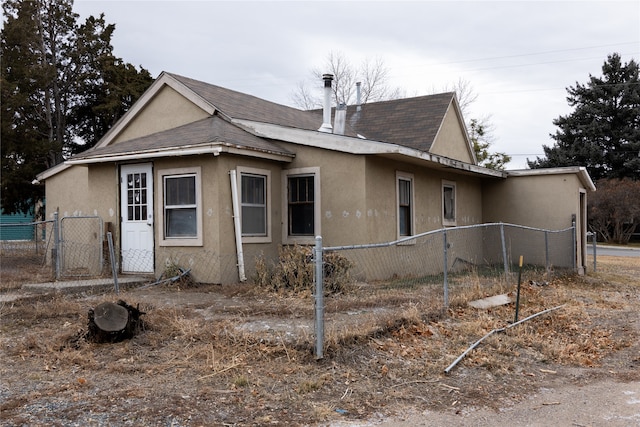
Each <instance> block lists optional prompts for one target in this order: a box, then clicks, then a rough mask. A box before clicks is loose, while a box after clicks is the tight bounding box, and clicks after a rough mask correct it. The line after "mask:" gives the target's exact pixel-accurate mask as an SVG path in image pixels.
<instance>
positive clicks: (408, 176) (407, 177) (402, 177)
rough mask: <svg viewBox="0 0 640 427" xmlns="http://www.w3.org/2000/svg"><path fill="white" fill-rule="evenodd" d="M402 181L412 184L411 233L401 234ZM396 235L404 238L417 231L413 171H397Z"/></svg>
mask: <svg viewBox="0 0 640 427" xmlns="http://www.w3.org/2000/svg"><path fill="white" fill-rule="evenodd" d="M400 181H408V182H409V185H410V189H409V190H410V195H409V227H410V229H409V234H407V235H404V234H401V230H400V217H401V213H400V208H401V206H400ZM395 183H396V236H397V238H398V239H404V238H406V237H410V236H414V235H415V233H416V228H415V206H416V204H415V179H414V176H413V174H412V173H407V172H400V171H396V180H395Z"/></svg>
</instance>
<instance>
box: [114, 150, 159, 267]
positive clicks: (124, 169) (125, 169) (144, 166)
mask: <svg viewBox="0 0 640 427" xmlns="http://www.w3.org/2000/svg"><path fill="white" fill-rule="evenodd" d="M129 170H131V171H132V172H140V171H143V170H144V172H147V182H146V190H147V193H146V196H147V207H146V215H145V216H146V219H144V220H141V221H145V224H146V225H147V226H148V227H149V232H150V233H149V236H150V239H148V240H147V245H146V246H145V249H144V250H145V251H148V252H147V253H146V254H145V255H143V258H142V261H141V262H140V264H141V265H142V267H141V268H139V269H138V268H130V267H129V264H128V261H129V260H128V259H126V255H125V251H126V250H128V248H125V243H126V230H125V225H126V223H128V222H129V221H128V220H127V221H125V216H126V215H127V214H128V212H127V206H126V205H125V204H126V203H127V195H126V187H125V183H124V180H123V178H124V176H125V175H126V174H127V173H129ZM118 184H119V188H118V196H119V203H118V209H119V211H120V215H119V219H120V224H119V230H120V270H121V271H122V272H123V273H154V272H155V221H154V218H155V204H154V199H155V197H154V192H155V188H154V170H153V163H150V162H146V163H127V164H121V165H120V166H119V168H118Z"/></svg>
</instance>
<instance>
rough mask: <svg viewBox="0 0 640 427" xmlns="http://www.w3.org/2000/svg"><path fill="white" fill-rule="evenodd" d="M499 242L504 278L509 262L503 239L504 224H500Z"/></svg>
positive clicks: (506, 274)
mask: <svg viewBox="0 0 640 427" xmlns="http://www.w3.org/2000/svg"><path fill="white" fill-rule="evenodd" d="M500 241H501V242H502V262H503V264H504V277H505V278H507V276H508V274H509V260H508V259H507V244H506V242H505V239H504V224H503V223H502V222H501V223H500Z"/></svg>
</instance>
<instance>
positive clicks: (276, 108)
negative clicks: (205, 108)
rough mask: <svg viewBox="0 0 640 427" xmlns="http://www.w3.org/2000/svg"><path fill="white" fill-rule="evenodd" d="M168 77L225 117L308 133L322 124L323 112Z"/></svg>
mask: <svg viewBox="0 0 640 427" xmlns="http://www.w3.org/2000/svg"><path fill="white" fill-rule="evenodd" d="M166 74H168V75H170V76H172V77H173V78H175V79H176V80H178V81H179V82H180V83H182V84H183V85H185V86H186V87H188V88H189V89H190V90H192V91H193V92H195V93H196V94H198V95H199V96H201V97H202V98H203V99H205V100H206V101H207V102H209V103H210V104H212V105H214V106H215V107H216V108H217V109H219V110H220V111H222V112H223V113H224V114H225V115H227V116H229V117H232V118H234V119H246V120H252V121H256V122H262V123H273V124H276V125H280V126H287V127H293V128H298V129H307V130H318V128H319V127H320V125H321V124H322V112H320V113H317V112H311V111H303V110H298V109H296V108H292V107H287V106H286V105H281V104H276V103H275V102H271V101H267V100H265V99H262V98H258V97H256V96H253V95H248V94H246V93H242V92H236V91H234V90H231V89H227V88H223V87H220V86H216V85H212V84H210V83H205V82H201V81H198V80H194V79H190V78H188V77H184V76H179V75H177V74H171V73H166Z"/></svg>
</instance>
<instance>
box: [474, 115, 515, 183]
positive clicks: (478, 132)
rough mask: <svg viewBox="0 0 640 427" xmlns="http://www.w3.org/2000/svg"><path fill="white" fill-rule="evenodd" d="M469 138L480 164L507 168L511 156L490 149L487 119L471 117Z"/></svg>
mask: <svg viewBox="0 0 640 427" xmlns="http://www.w3.org/2000/svg"><path fill="white" fill-rule="evenodd" d="M469 138H470V139H471V142H472V143H473V150H474V151H475V154H476V160H477V161H478V165H479V166H483V167H485V168H489V169H494V170H500V171H501V170H505V168H506V167H507V163H509V162H510V161H511V156H509V155H508V154H506V153H492V152H490V151H489V147H490V146H491V142H490V139H491V138H490V137H489V135H488V133H487V122H486V121H484V122H480V121H478V120H477V119H471V122H470V123H469Z"/></svg>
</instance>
